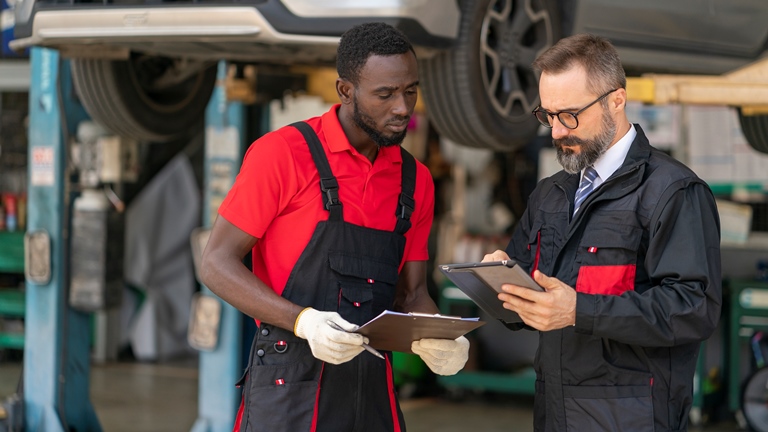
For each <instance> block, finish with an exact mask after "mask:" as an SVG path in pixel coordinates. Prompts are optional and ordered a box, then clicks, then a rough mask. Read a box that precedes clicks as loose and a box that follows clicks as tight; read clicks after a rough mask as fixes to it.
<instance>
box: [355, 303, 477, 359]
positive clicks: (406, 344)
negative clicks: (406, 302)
mask: <svg viewBox="0 0 768 432" xmlns="http://www.w3.org/2000/svg"><path fill="white" fill-rule="evenodd" d="M484 324H485V322H484V321H480V319H479V318H461V317H456V316H448V315H439V314H437V315H433V314H424V313H418V312H411V313H401V312H393V311H389V310H385V311H384V312H382V313H381V314H379V316H377V317H376V318H374V319H372V320H370V321H368V322H367V323H365V324H363V325H362V326H360V328H359V329H357V330H356V331H355V333H359V334H361V335H363V336H366V337H367V338H368V340H369V345H370V346H372V347H373V348H376V349H378V350H384V351H400V352H404V353H413V351H411V342H413V341H416V340H419V339H424V338H429V339H456V338H457V337H459V336H464V335H465V334H467V333H469V332H470V331H472V330H474V329H476V328H478V327H480V326H482V325H484Z"/></svg>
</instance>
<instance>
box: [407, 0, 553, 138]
mask: <svg viewBox="0 0 768 432" xmlns="http://www.w3.org/2000/svg"><path fill="white" fill-rule="evenodd" d="M461 11H462V17H461V24H460V29H459V38H458V41H457V42H456V43H455V45H454V46H453V47H452V48H451V49H450V50H446V51H443V52H440V53H438V54H435V55H434V56H432V57H429V58H425V59H423V60H422V61H421V65H420V70H421V73H422V90H423V96H424V101H425V105H426V107H427V113H428V116H429V117H430V120H431V121H432V124H433V125H434V126H435V128H436V129H437V131H438V132H439V133H440V134H441V135H442V136H444V137H446V138H448V139H450V140H452V141H454V142H456V143H458V144H461V145H465V146H470V147H478V148H490V149H492V150H497V151H510V150H515V149H518V148H520V147H521V146H523V145H525V144H527V143H528V142H530V141H531V140H532V139H533V138H534V137H535V136H536V133H537V131H538V128H539V123H538V122H537V121H536V119H535V118H534V116H533V115H532V114H531V111H532V110H533V109H534V108H535V107H536V106H537V105H538V103H539V92H538V77H537V75H536V74H535V73H534V71H533V69H532V67H531V63H532V62H533V60H534V59H535V58H536V56H538V55H539V54H540V53H541V52H543V51H544V50H545V49H547V48H549V47H550V46H552V44H554V43H555V42H556V41H557V40H558V39H559V38H560V34H561V27H560V14H559V11H558V9H557V6H556V2H554V1H552V0H507V1H500V0H466V1H463V2H462V3H461Z"/></svg>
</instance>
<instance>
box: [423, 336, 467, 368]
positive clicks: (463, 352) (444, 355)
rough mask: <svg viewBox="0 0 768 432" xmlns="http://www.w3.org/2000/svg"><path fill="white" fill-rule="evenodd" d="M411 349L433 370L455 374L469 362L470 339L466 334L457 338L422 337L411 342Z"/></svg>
mask: <svg viewBox="0 0 768 432" xmlns="http://www.w3.org/2000/svg"><path fill="white" fill-rule="evenodd" d="M411 350H412V351H413V352H414V354H418V355H419V357H421V359H422V360H424V363H426V364H427V366H429V369H431V370H432V372H434V373H436V374H438V375H453V374H455V373H456V372H458V371H460V370H461V368H463V367H464V365H465V364H466V363H467V359H468V358H469V341H468V340H467V338H465V337H464V336H461V337H459V338H458V339H456V340H450V339H420V340H417V341H413V342H412V343H411Z"/></svg>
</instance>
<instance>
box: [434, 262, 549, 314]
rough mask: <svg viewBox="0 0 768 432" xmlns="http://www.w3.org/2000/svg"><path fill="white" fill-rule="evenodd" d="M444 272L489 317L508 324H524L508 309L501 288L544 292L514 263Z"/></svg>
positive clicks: (464, 266) (468, 265)
mask: <svg viewBox="0 0 768 432" xmlns="http://www.w3.org/2000/svg"><path fill="white" fill-rule="evenodd" d="M439 268H440V271H441V272H443V274H444V275H445V276H446V277H448V279H450V280H451V282H453V283H454V284H455V285H456V286H457V287H458V288H459V289H460V290H461V291H462V292H463V293H464V294H466V295H467V296H468V297H469V298H470V299H471V300H472V301H473V302H475V304H476V305H477V306H479V307H480V309H482V310H483V311H485V312H486V313H487V314H489V315H490V316H492V317H493V318H496V319H497V320H499V321H501V322H503V323H504V324H513V323H522V322H523V320H522V319H521V318H520V315H518V314H517V313H516V312H513V311H511V310H509V309H504V306H503V303H502V301H501V300H499V298H498V297H497V295H498V294H499V293H501V292H503V291H502V290H501V285H503V284H507V283H509V284H514V285H519V286H523V287H526V288H530V289H532V290H536V291H544V288H542V287H541V286H539V284H537V283H536V282H535V281H534V280H533V279H532V278H531V276H530V275H529V274H528V273H527V272H526V271H525V270H523V269H522V268H521V267H520V266H519V265H517V262H515V261H514V260H511V259H510V260H504V261H493V262H484V263H466V264H443V265H440V266H439Z"/></svg>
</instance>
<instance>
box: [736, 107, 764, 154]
mask: <svg viewBox="0 0 768 432" xmlns="http://www.w3.org/2000/svg"><path fill="white" fill-rule="evenodd" d="M739 123H740V124H741V131H742V133H743V134H744V137H745V138H746V139H747V143H749V145H750V146H751V147H752V148H753V149H755V150H757V151H759V152H760V153H768V115H766V114H761V115H744V114H743V113H742V112H741V110H739Z"/></svg>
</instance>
